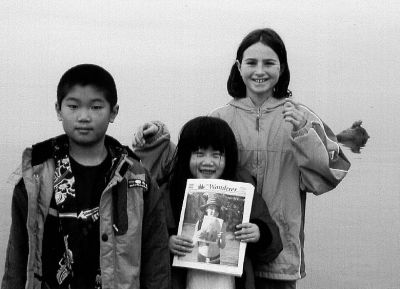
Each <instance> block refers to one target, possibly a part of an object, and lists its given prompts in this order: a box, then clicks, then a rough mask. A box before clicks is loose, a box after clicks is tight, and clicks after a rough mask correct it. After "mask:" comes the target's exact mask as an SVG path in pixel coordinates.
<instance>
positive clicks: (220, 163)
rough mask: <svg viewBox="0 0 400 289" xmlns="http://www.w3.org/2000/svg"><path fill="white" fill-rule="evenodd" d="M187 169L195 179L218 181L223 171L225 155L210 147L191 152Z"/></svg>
mask: <svg viewBox="0 0 400 289" xmlns="http://www.w3.org/2000/svg"><path fill="white" fill-rule="evenodd" d="M189 169H190V172H191V174H192V176H193V177H194V178H196V179H218V178H220V177H221V176H222V174H223V172H224V169H225V155H224V154H223V153H221V152H220V151H218V150H214V149H213V148H212V147H208V148H207V149H202V148H199V149H198V150H196V151H194V152H192V155H191V156H190V161H189Z"/></svg>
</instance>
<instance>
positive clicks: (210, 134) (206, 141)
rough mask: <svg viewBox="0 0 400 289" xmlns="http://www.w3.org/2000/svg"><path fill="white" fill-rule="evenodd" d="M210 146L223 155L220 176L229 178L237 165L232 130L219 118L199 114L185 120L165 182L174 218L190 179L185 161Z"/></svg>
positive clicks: (178, 211)
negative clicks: (167, 178) (167, 181)
mask: <svg viewBox="0 0 400 289" xmlns="http://www.w3.org/2000/svg"><path fill="white" fill-rule="evenodd" d="M210 146H211V147H212V148H213V149H214V150H218V151H220V152H221V153H223V154H224V156H225V168H224V171H223V173H222V175H221V177H220V178H221V179H225V180H233V179H234V178H235V174H236V167H237V164H238V147H237V143H236V139H235V135H234V134H233V131H232V129H231V128H230V127H229V125H228V123H227V122H226V121H224V120H222V119H219V118H215V117H209V116H200V117H196V118H194V119H192V120H190V121H188V122H187V123H186V124H185V125H184V126H183V128H182V130H181V132H180V136H179V141H178V145H177V147H176V150H175V154H174V157H173V159H172V164H171V165H172V168H171V177H170V181H169V189H170V197H171V205H172V207H173V210H172V211H173V213H174V217H175V220H176V221H178V220H179V214H180V209H181V206H182V202H183V197H184V192H185V187H186V181H187V179H189V178H193V176H192V174H191V172H190V168H189V162H190V157H191V155H192V152H194V151H196V150H198V149H199V148H202V149H207V148H208V147H210Z"/></svg>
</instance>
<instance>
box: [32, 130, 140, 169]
mask: <svg viewBox="0 0 400 289" xmlns="http://www.w3.org/2000/svg"><path fill="white" fill-rule="evenodd" d="M104 143H105V146H106V147H107V149H108V150H109V151H110V153H111V155H112V156H113V157H114V156H119V155H122V154H126V155H128V156H130V157H131V158H133V159H136V160H139V158H138V156H136V155H135V153H134V152H133V151H132V150H131V149H129V147H127V146H123V145H122V144H121V143H120V142H119V141H117V140H116V139H114V138H113V137H111V136H108V135H106V137H105V140H104ZM68 146H69V142H68V136H67V135H66V134H62V135H59V136H56V137H53V138H50V139H47V140H45V141H43V142H40V143H37V144H34V145H33V146H32V166H35V165H37V164H40V163H42V162H44V161H46V160H47V159H49V158H57V157H58V156H61V155H63V154H66V153H68Z"/></svg>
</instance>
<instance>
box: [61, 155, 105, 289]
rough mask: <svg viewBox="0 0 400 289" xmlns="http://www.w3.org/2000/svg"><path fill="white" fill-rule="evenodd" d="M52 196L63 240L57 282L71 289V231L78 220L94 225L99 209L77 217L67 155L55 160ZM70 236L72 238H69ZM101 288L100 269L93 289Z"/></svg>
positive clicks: (73, 184)
mask: <svg viewBox="0 0 400 289" xmlns="http://www.w3.org/2000/svg"><path fill="white" fill-rule="evenodd" d="M54 196H55V201H56V205H57V210H58V219H59V226H60V232H61V234H62V235H63V240H64V249H65V251H64V253H63V255H62V257H61V260H60V261H59V263H58V265H59V268H58V270H57V276H56V278H57V281H58V284H59V285H61V286H62V287H64V286H66V288H71V285H70V283H71V279H72V278H73V276H74V272H73V266H72V264H73V263H74V256H73V248H74V246H73V245H72V244H73V243H74V241H75V240H73V239H72V240H71V238H73V235H72V234H71V233H72V229H71V228H73V227H74V226H78V220H79V221H84V222H92V223H95V222H96V221H98V219H99V207H96V208H93V209H90V210H87V211H82V212H80V213H79V215H78V208H77V203H76V194H75V178H74V176H73V174H72V170H71V163H70V159H69V157H68V154H65V155H64V156H62V157H61V158H56V169H55V173H54ZM71 236H72V237H71ZM94 288H96V289H100V288H101V278H100V268H99V269H98V275H97V276H96V281H95V287H94Z"/></svg>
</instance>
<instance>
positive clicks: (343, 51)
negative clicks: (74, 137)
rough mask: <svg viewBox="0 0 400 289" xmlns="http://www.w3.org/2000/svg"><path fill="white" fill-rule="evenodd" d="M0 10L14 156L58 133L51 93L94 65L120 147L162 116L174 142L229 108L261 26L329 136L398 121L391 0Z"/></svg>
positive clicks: (5, 114) (0, 91)
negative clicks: (242, 50) (251, 39)
mask: <svg viewBox="0 0 400 289" xmlns="http://www.w3.org/2000/svg"><path fill="white" fill-rule="evenodd" d="M250 2H251V4H250ZM0 5H1V9H0V39H1V45H0V49H1V53H0V60H1V62H0V63H1V65H0V95H1V99H2V100H3V105H2V106H1V108H0V113H1V124H0V127H1V134H2V136H3V139H2V140H1V141H0V145H2V146H3V145H8V146H10V145H11V146H13V149H14V150H16V151H19V150H21V149H22V148H23V147H25V146H26V145H29V144H31V143H33V142H36V141H39V140H41V139H43V138H47V137H51V136H52V135H54V134H56V133H61V132H62V130H61V126H60V124H59V122H58V121H57V120H56V116H55V113H54V102H55V92H56V86H57V83H58V80H59V78H60V76H61V75H62V73H63V72H65V71H66V70H67V69H68V68H70V67H71V66H74V65H76V64H78V63H96V64H99V65H101V66H104V67H105V68H106V69H107V70H109V71H110V72H111V73H112V75H113V76H114V77H115V80H116V83H117V87H118V92H119V97H120V99H119V103H120V106H121V109H120V115H119V116H118V118H117V121H116V123H115V124H114V125H112V126H111V128H110V133H111V134H113V135H115V136H116V137H118V138H120V139H121V140H122V141H123V142H125V143H127V142H130V139H131V131H132V130H133V128H135V127H136V126H138V125H139V124H141V123H142V122H143V121H146V120H150V119H160V120H163V121H165V122H166V123H167V124H168V125H169V126H170V128H171V131H172V134H173V137H176V135H177V134H178V132H179V129H180V127H181V126H182V124H183V123H184V122H186V121H187V120H188V119H190V118H192V117H194V116H197V115H199V114H206V113H207V112H209V111H210V110H212V109H213V108H215V107H217V106H221V105H223V104H225V103H226V102H227V101H228V100H229V99H230V98H229V97H228V95H227V93H226V88H225V86H226V80H227V77H228V74H229V71H230V67H231V65H232V63H233V62H234V57H235V54H236V49H237V46H238V44H239V43H240V41H241V40H242V38H243V37H244V36H245V35H246V34H247V33H248V32H250V31H251V30H253V29H255V28H259V27H272V28H273V29H275V30H276V31H277V32H278V33H279V34H280V35H281V36H282V38H283V39H284V41H285V43H286V46H287V50H288V60H289V66H290V70H291V84H290V88H291V90H292V91H293V95H294V97H295V98H296V99H298V100H300V101H302V102H303V103H305V104H306V105H308V106H310V107H311V108H312V109H314V110H315V111H316V112H317V113H319V114H320V116H321V117H322V118H323V119H324V120H325V121H326V122H327V123H329V124H331V126H332V128H333V129H334V130H335V131H336V132H338V131H339V130H342V129H344V128H347V127H348V126H350V125H351V123H352V122H353V121H354V120H356V119H363V120H364V123H365V124H368V122H376V120H377V119H378V118H379V119H380V121H381V122H383V123H385V122H386V123H388V124H391V123H392V120H393V117H397V109H395V107H396V106H397V107H399V96H400V93H399V92H400V89H399V85H398V83H399V81H398V77H399V75H400V63H399V57H398V54H399V51H400V49H399V48H400V38H399V37H398V33H399V31H400V29H399V26H400V25H399V20H398V15H400V9H399V8H400V5H399V4H397V1H375V0H369V1H265V0H263V1H246V2H245V1H99V0H96V1H2V2H1V4H0ZM377 130H378V132H379V129H377Z"/></svg>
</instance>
